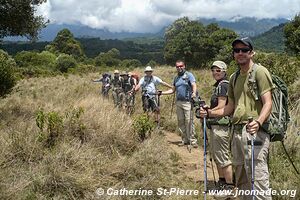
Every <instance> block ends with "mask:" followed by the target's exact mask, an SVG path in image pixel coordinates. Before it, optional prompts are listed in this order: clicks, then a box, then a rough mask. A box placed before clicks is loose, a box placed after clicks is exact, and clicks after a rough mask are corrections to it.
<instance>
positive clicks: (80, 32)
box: [5, 17, 288, 41]
mask: <svg viewBox="0 0 300 200" xmlns="http://www.w3.org/2000/svg"><path fill="white" fill-rule="evenodd" d="M199 21H201V22H202V23H203V24H204V25H207V24H210V23H217V24H219V26H221V27H223V28H228V29H232V30H234V31H235V32H236V33H237V34H239V35H247V36H257V35H259V34H261V33H264V32H266V31H268V30H269V29H270V28H272V27H274V26H277V25H279V24H281V23H285V22H287V21H288V20H287V19H283V18H278V19H256V18H251V17H244V18H234V19H232V20H230V21H222V20H217V19H206V18H199ZM64 28H67V29H69V30H70V31H71V32H72V33H73V34H74V36H75V37H77V38H101V39H126V40H128V39H129V40H130V38H149V37H150V38H163V36H164V33H165V29H166V27H163V28H162V29H161V30H160V31H159V32H157V33H133V32H119V33H114V32H110V31H108V30H105V29H95V28H91V27H88V26H84V25H70V24H49V25H48V26H47V27H46V28H44V29H43V30H42V31H41V33H40V41H52V40H53V39H54V38H55V36H56V34H57V33H58V31H60V30H61V29H64ZM5 40H6V41H7V40H9V41H24V40H26V38H21V37H7V38H5Z"/></svg>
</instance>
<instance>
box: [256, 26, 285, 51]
mask: <svg viewBox="0 0 300 200" xmlns="http://www.w3.org/2000/svg"><path fill="white" fill-rule="evenodd" d="M284 26H285V24H280V25H278V26H275V27H273V28H271V29H270V30H269V31H267V32H265V33H263V34H261V35H258V36H256V37H254V38H253V42H254V44H255V46H256V48H257V49H259V50H262V51H266V52H284V48H285V44H284V34H283V28H284Z"/></svg>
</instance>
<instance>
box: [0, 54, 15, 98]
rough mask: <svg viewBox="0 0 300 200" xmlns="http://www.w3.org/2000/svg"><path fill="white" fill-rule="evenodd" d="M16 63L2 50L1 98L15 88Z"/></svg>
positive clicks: (0, 72) (0, 62) (0, 69)
mask: <svg viewBox="0 0 300 200" xmlns="http://www.w3.org/2000/svg"><path fill="white" fill-rule="evenodd" d="M15 67H16V63H15V61H14V60H13V59H12V58H11V57H10V56H9V55H8V54H7V53H6V52H5V51H3V50H0V96H1V97H3V96H5V95H6V94H8V93H9V92H10V91H11V89H12V88H13V87H14V86H15V84H16V82H17V80H16V75H15Z"/></svg>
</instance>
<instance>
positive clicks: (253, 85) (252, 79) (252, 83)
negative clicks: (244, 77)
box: [248, 63, 260, 101]
mask: <svg viewBox="0 0 300 200" xmlns="http://www.w3.org/2000/svg"><path fill="white" fill-rule="evenodd" d="M259 66H260V65H257V64H255V63H254V65H253V66H252V69H251V72H250V74H249V79H248V87H249V89H250V91H251V93H252V95H253V97H254V99H255V101H258V99H259V91H258V86H257V81H256V71H257V68H258V67H259Z"/></svg>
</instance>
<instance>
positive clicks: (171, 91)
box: [161, 86, 176, 95]
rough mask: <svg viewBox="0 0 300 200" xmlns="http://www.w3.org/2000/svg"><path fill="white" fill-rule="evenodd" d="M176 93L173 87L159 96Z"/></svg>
mask: <svg viewBox="0 0 300 200" xmlns="http://www.w3.org/2000/svg"><path fill="white" fill-rule="evenodd" d="M175 91H176V88H175V86H173V87H172V88H171V89H169V90H167V91H163V92H162V93H161V94H162V95H164V94H173V93H174V92H175Z"/></svg>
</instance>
